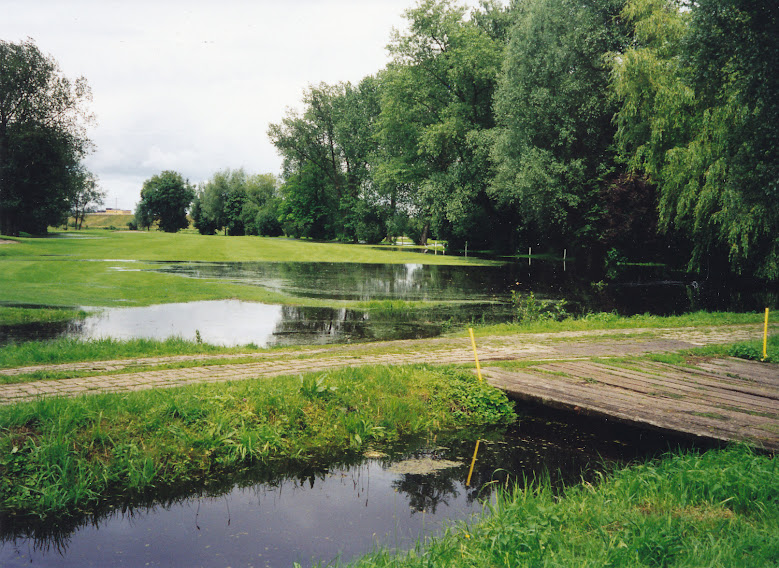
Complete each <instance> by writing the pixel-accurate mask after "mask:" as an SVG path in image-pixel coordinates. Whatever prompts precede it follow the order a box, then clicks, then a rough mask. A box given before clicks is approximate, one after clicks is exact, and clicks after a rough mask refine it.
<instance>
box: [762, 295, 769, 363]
mask: <svg viewBox="0 0 779 568" xmlns="http://www.w3.org/2000/svg"><path fill="white" fill-rule="evenodd" d="M766 359H768V308H766V309H765V325H764V326H763V361H765V360H766Z"/></svg>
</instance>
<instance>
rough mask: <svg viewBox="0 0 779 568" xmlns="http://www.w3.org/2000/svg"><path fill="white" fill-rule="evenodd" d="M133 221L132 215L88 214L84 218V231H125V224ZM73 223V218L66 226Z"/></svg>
mask: <svg viewBox="0 0 779 568" xmlns="http://www.w3.org/2000/svg"><path fill="white" fill-rule="evenodd" d="M132 220H133V216H132V215H106V214H105V213H90V214H88V215H87V216H86V217H85V218H84V225H83V228H84V229H108V228H109V227H112V226H113V227H116V228H117V229H127V223H128V222H130V221H132ZM71 223H73V218H72V217H71V218H70V219H68V224H71Z"/></svg>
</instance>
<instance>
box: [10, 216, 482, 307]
mask: <svg viewBox="0 0 779 568" xmlns="http://www.w3.org/2000/svg"><path fill="white" fill-rule="evenodd" d="M87 261H101V262H87ZM126 261H136V262H126ZM144 261H212V262H246V261H267V262H321V261H326V262H357V263H380V264H405V263H416V264H452V265H463V264H471V265H479V264H481V265H484V264H488V263H487V262H485V261H479V260H475V259H464V258H461V257H455V256H447V255H434V254H432V253H431V254H419V253H411V252H403V251H393V250H380V249H379V248H377V247H375V246H369V245H354V244H340V243H318V242H312V241H304V240H295V239H286V238H265V237H224V236H218V235H214V236H203V235H199V234H193V233H176V234H168V233H161V232H157V231H150V232H130V231H116V232H113V231H105V230H90V231H80V232H78V233H76V232H75V231H68V232H63V233H55V234H53V235H52V236H51V237H49V238H17V239H13V241H12V242H10V243H6V244H2V245H0V265H2V270H0V301H2V302H11V303H14V302H16V303H33V304H45V305H62V306H74V305H90V306H116V305H128V306H130V305H135V306H138V305H149V304H157V303H166V302H185V301H196V300H216V299H227V298H235V299H241V300H248V301H258V302H267V303H298V304H300V303H308V304H318V303H321V302H316V301H310V300H308V301H303V300H301V299H298V298H290V297H288V296H285V295H282V294H278V293H274V292H270V291H267V290H265V289H263V288H259V287H254V286H243V285H238V284H233V283H229V282H223V281H217V280H200V279H198V280H194V279H189V278H181V277H179V276H171V275H166V274H158V273H151V272H141V271H140V270H141V269H143V268H145V267H148V265H145V264H144ZM329 303H334V302H329Z"/></svg>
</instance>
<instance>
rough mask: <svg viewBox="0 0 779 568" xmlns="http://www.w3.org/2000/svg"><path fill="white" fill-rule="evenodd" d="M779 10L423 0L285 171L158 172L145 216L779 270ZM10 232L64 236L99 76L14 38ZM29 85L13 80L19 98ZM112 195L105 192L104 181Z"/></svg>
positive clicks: (778, 275) (325, 103)
mask: <svg viewBox="0 0 779 568" xmlns="http://www.w3.org/2000/svg"><path fill="white" fill-rule="evenodd" d="M778 13H779V5H777V4H776V3H772V2H757V1H755V0H696V1H694V2H692V1H690V0H512V1H511V2H510V4H508V5H503V4H501V3H500V2H498V1H497V0H483V1H482V2H481V5H480V7H479V8H476V9H472V10H468V9H466V8H465V7H463V6H461V5H459V4H457V3H456V2H455V1H454V0H419V1H418V3H417V4H416V5H415V6H413V7H412V8H410V9H408V10H407V11H406V12H405V18H406V19H407V21H408V27H407V31H402V32H401V31H394V32H393V35H392V38H391V41H390V44H389V45H388V52H389V54H390V56H391V61H390V63H389V64H388V65H387V66H386V67H385V68H384V69H380V70H377V71H376V73H375V74H373V75H370V76H367V77H365V78H363V79H362V80H360V81H359V82H357V84H351V83H348V82H342V83H337V84H326V83H322V84H319V85H311V86H309V87H308V88H307V89H306V90H305V92H304V94H303V98H302V101H301V105H300V110H289V111H288V112H287V113H286V114H285V115H284V116H283V117H282V118H281V120H280V121H279V122H277V123H274V124H271V125H269V128H268V135H269V137H270V139H271V141H272V142H273V144H274V145H275V146H276V148H277V150H278V152H279V154H280V155H281V157H282V159H283V167H282V172H281V175H280V178H278V179H277V178H276V177H275V176H271V175H268V174H261V175H252V174H248V173H246V172H245V171H243V170H235V171H231V170H225V171H222V172H218V173H217V174H215V175H214V176H213V177H212V179H210V180H209V181H207V182H205V183H203V184H200V186H199V187H195V186H192V185H191V184H189V182H188V181H187V180H185V179H184V178H183V177H182V176H181V174H178V173H177V172H171V171H166V172H162V173H161V174H159V175H157V176H154V177H152V178H151V179H149V180H147V181H146V182H145V183H144V187H143V189H142V191H141V201H140V203H139V205H138V209H137V211H136V223H137V224H138V225H139V226H141V227H148V226H150V225H151V224H153V223H154V222H157V223H158V224H159V227H160V228H161V229H163V230H171V231H175V230H178V229H180V228H183V227H185V226H187V223H188V219H187V214H188V213H189V215H190V217H191V219H192V220H193V222H194V224H195V227H196V228H197V229H198V230H199V231H200V232H201V233H204V234H213V233H216V232H224V233H225V234H228V235H243V234H259V235H278V234H286V235H289V236H294V237H306V238H314V239H339V240H343V241H352V242H357V241H361V242H379V241H381V240H383V239H385V238H389V239H392V238H394V237H398V236H401V235H405V236H409V237H412V238H413V239H415V240H416V241H418V242H420V243H424V242H426V241H427V239H429V238H436V239H441V240H447V241H449V248H450V250H451V249H458V248H463V247H464V246H465V245H466V243H468V246H469V248H470V249H471V250H474V249H479V248H481V249H491V250H502V251H507V252H514V251H517V250H526V247H528V246H532V247H533V249H534V250H548V251H550V252H554V251H558V252H562V251H563V250H564V249H567V250H568V251H569V255H571V254H576V255H577V256H578V257H579V258H585V259H586V260H589V261H590V262H591V264H593V265H602V263H603V259H605V258H611V259H614V258H620V257H625V258H629V259H631V260H636V261H655V260H656V261H668V260H671V261H673V262H675V263H678V262H679V261H680V260H682V261H684V262H685V263H686V264H687V268H688V269H690V270H692V271H697V272H700V273H706V274H724V273H726V272H731V273H736V274H744V275H749V276H757V277H759V278H764V279H768V280H774V281H775V280H779V199H777V198H778V197H779V152H777V148H779V144H777V143H778V142H779V140H777V138H778V137H779V129H777V128H776V125H777V124H779V85H777V81H779V79H777V77H779V74H777V73H775V70H774V69H773V68H772V66H773V65H775V63H776V61H779V22H778V21H777V20H778V18H777V15H778ZM0 71H1V74H0V95H2V96H0V231H2V232H3V233H5V234H14V233H16V232H18V231H19V230H25V231H28V232H40V231H45V228H46V226H47V225H51V224H55V223H54V221H56V220H57V219H58V218H59V219H61V218H62V216H63V214H65V212H66V211H67V210H68V207H70V206H72V205H73V204H74V203H79V202H82V201H83V200H82V199H77V198H76V196H77V194H78V192H79V191H80V192H83V191H84V190H85V188H87V189H88V188H91V189H93V190H95V189H96V186H95V183H94V182H95V180H94V176H91V174H89V172H87V171H86V170H85V169H84V168H83V166H82V165H81V159H82V158H83V156H84V155H85V154H86V153H87V152H88V151H90V149H91V143H90V141H89V140H88V139H87V137H86V136H85V134H84V129H83V124H84V123H85V122H88V120H89V114H88V113H87V112H86V110H85V108H84V106H85V102H86V101H88V99H89V91H88V87H87V85H86V82H85V81H84V80H83V79H81V78H80V79H77V80H76V81H75V82H70V81H68V80H67V79H66V78H63V77H62V76H61V74H60V73H59V70H58V69H57V67H56V63H55V62H53V60H51V59H50V58H47V57H45V56H42V55H41V54H40V53H39V52H38V51H37V48H35V46H34V44H32V43H30V42H27V43H22V44H9V43H5V42H0ZM9 93H10V95H9ZM98 198H99V196H98Z"/></svg>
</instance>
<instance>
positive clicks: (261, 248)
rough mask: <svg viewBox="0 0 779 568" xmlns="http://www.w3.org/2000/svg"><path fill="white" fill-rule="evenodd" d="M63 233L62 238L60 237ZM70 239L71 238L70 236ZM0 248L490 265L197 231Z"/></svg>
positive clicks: (12, 253)
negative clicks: (207, 233)
mask: <svg viewBox="0 0 779 568" xmlns="http://www.w3.org/2000/svg"><path fill="white" fill-rule="evenodd" d="M63 237H64V238H63ZM72 237H76V238H72ZM13 240H15V241H17V243H18V244H17V245H2V246H0V258H2V257H6V258H11V257H20V256H26V257H39V256H44V255H62V256H67V257H69V258H72V259H125V260H155V261H166V260H167V261H171V260H178V261H187V260H190V261H215V262H216V261H219V262H228V261H230V262H239V261H269V262H321V261H322V260H323V259H326V260H327V262H358V263H389V264H406V263H415V264H449V265H485V264H494V263H491V262H489V261H484V260H478V259H465V258H462V257H458V256H450V255H440V254H439V255H431V254H425V255H422V254H418V253H411V252H404V251H398V250H383V249H381V247H378V248H377V247H375V246H372V245H354V244H341V243H321V242H315V241H307V240H301V239H288V238H269V237H253V236H246V237H225V236H220V235H210V236H204V235H199V234H197V233H172V234H171V233H162V232H159V231H149V232H145V231H144V232H123V231H118V232H111V231H105V230H86V231H78V232H76V231H62V232H58V233H53V234H51V236H50V237H49V238H15V239H13Z"/></svg>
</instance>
